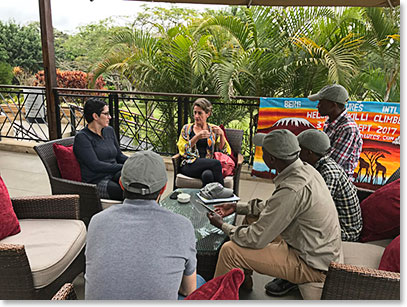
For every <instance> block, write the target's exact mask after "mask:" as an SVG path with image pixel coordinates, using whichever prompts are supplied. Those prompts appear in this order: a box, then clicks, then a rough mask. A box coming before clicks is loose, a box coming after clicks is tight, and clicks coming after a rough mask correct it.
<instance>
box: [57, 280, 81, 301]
mask: <svg viewBox="0 0 407 307" xmlns="http://www.w3.org/2000/svg"><path fill="white" fill-rule="evenodd" d="M77 299H78V297H77V296H76V292H75V289H74V287H73V284H71V283H66V284H65V285H63V286H62V288H61V289H59V291H58V292H57V293H56V294H55V295H54V296H53V297H52V300H53V301H67V300H77Z"/></svg>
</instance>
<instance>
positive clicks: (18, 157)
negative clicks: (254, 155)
mask: <svg viewBox="0 0 407 307" xmlns="http://www.w3.org/2000/svg"><path fill="white" fill-rule="evenodd" d="M29 152H32V151H30V150H29ZM165 161H166V164H167V166H169V164H170V161H169V158H168V157H166V158H165ZM243 167H246V169H247V166H243ZM170 168H171V167H170V166H169V167H168V169H170ZM0 175H1V177H2V178H3V180H4V182H5V184H6V186H7V189H8V191H9V194H10V196H11V197H18V196H32V195H50V194H51V188H50V185H49V181H48V176H47V173H46V171H45V168H44V166H43V164H42V162H41V160H40V158H39V157H38V156H37V155H36V154H32V153H25V152H12V151H5V150H0ZM167 175H168V187H167V191H166V192H165V194H164V197H165V196H166V195H168V194H169V193H170V192H171V191H172V182H173V172H172V171H171V170H168V171H167ZM273 189H274V185H273V184H272V183H271V182H269V181H265V180H264V179H254V178H253V179H250V180H240V193H239V194H240V195H239V196H240V197H241V199H242V200H243V201H248V200H249V199H252V198H255V197H257V198H260V199H266V198H267V197H268V196H269V195H270V194H271V193H272V192H273ZM269 280H271V278H270V277H268V276H264V275H259V274H255V275H254V289H253V291H252V292H250V293H241V295H240V298H241V299H246V300H247V299H249V300H270V299H285V300H298V299H301V295H300V293H299V291H298V290H296V291H292V292H291V293H290V294H289V295H286V296H284V297H282V298H273V297H270V296H267V295H266V294H265V292H264V284H265V283H266V282H268V281H269ZM83 285H84V281H83V276H82V275H80V276H79V277H78V278H77V279H76V280H75V290H76V291H77V294H78V297H79V298H83V297H84V295H83V294H84V292H83V291H84V286H83Z"/></svg>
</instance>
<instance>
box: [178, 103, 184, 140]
mask: <svg viewBox="0 0 407 307" xmlns="http://www.w3.org/2000/svg"><path fill="white" fill-rule="evenodd" d="M182 100H183V99H182V98H181V97H178V98H177V122H178V129H177V130H178V134H177V135H180V133H181V129H182V126H184V120H183V118H182V110H183V104H182Z"/></svg>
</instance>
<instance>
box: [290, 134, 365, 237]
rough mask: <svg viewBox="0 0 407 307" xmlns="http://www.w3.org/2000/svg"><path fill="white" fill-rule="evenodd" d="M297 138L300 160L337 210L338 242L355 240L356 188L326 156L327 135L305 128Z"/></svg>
mask: <svg viewBox="0 0 407 307" xmlns="http://www.w3.org/2000/svg"><path fill="white" fill-rule="evenodd" d="M297 138H298V143H299V144H300V147H301V152H300V158H301V160H302V161H304V162H307V163H309V164H311V165H313V166H314V167H315V169H316V170H317V171H318V172H319V173H320V174H321V176H322V178H324V180H325V183H326V185H327V186H328V189H329V191H330V192H331V196H332V199H333V201H334V203H335V206H336V209H337V211H338V217H339V224H340V225H341V237H342V241H353V242H356V241H358V240H359V236H360V233H361V231H362V224H363V223H362V213H361V210H360V204H359V198H358V196H357V189H356V187H355V185H354V184H353V183H352V182H351V181H350V180H349V178H348V176H347V174H346V173H345V172H344V170H343V169H342V168H341V167H340V166H339V165H338V164H337V163H336V162H335V161H334V160H333V159H331V158H330V157H328V156H327V155H326V154H327V153H328V152H329V149H330V141H329V138H328V136H327V135H326V133H325V132H323V131H321V130H316V129H308V130H305V131H303V132H301V133H300V134H299V135H297Z"/></svg>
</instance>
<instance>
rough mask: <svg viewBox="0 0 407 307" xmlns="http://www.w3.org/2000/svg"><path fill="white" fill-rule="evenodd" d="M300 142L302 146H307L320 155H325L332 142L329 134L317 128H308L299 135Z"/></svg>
mask: <svg viewBox="0 0 407 307" xmlns="http://www.w3.org/2000/svg"><path fill="white" fill-rule="evenodd" d="M297 139H298V143H300V146H301V147H304V148H307V149H309V150H311V151H313V152H315V153H316V154H318V155H321V156H324V155H326V154H327V153H328V150H329V148H331V142H330V140H329V137H328V135H327V134H326V133H325V132H323V131H321V130H317V129H307V130H305V131H303V132H301V133H300V134H299V135H298V136H297Z"/></svg>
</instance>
